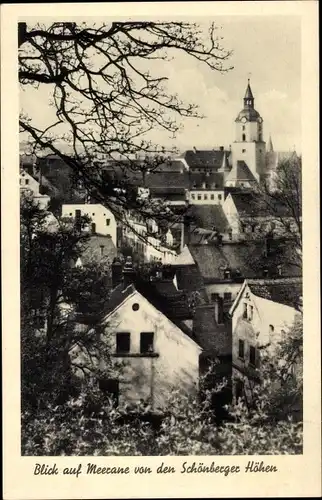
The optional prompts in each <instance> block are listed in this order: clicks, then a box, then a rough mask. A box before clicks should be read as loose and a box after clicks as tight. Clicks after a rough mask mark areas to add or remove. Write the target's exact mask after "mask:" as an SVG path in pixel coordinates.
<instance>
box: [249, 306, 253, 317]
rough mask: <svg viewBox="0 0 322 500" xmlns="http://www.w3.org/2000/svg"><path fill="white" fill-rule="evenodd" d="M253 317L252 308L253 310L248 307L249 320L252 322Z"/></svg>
mask: <svg viewBox="0 0 322 500" xmlns="http://www.w3.org/2000/svg"><path fill="white" fill-rule="evenodd" d="M253 316H254V308H253V306H249V319H250V321H252V320H253Z"/></svg>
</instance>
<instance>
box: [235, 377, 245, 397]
mask: <svg viewBox="0 0 322 500" xmlns="http://www.w3.org/2000/svg"><path fill="white" fill-rule="evenodd" d="M244 391H245V389H244V382H243V381H242V380H236V384H235V398H236V402H238V400H239V399H242V398H243V396H244Z"/></svg>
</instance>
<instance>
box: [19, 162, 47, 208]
mask: <svg viewBox="0 0 322 500" xmlns="http://www.w3.org/2000/svg"><path fill="white" fill-rule="evenodd" d="M19 184H20V192H21V194H22V195H24V196H26V197H30V198H32V199H33V201H34V203H35V204H36V205H38V207H39V208H40V210H46V208H47V207H48V204H49V202H50V197H49V196H48V195H47V194H40V191H39V188H40V184H39V182H38V181H37V180H36V179H34V178H33V177H32V176H31V175H30V174H28V172H26V171H25V170H23V171H21V172H20V178H19Z"/></svg>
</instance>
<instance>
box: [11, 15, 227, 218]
mask: <svg viewBox="0 0 322 500" xmlns="http://www.w3.org/2000/svg"><path fill="white" fill-rule="evenodd" d="M216 30H217V28H216V26H215V25H214V24H211V25H210V27H209V31H208V34H207V36H205V33H204V32H203V29H202V28H201V27H200V26H198V25H197V24H195V23H186V22H152V21H142V22H141V21H139V22H138V21H136V22H112V23H110V24H105V23H104V24H101V25H95V24H93V25H92V26H89V25H88V24H86V23H80V24H77V23H75V22H63V23H62V22H55V23H52V24H51V25H42V24H37V25H36V26H28V25H27V24H26V23H19V25H18V45H19V54H18V60H19V81H20V84H21V88H22V89H23V90H28V89H29V88H39V87H46V89H47V90H48V92H49V93H50V96H51V100H50V103H51V106H52V108H53V120H52V122H51V123H49V124H48V127H47V128H41V127H40V126H39V125H38V124H37V123H35V122H34V120H33V119H32V117H28V116H25V115H23V114H21V116H20V122H19V123H20V131H21V132H22V133H24V134H25V135H26V134H27V137H28V140H30V144H31V145H32V148H33V151H34V152H35V153H39V151H41V152H43V151H44V150H46V151H48V152H50V153H52V154H55V155H57V156H58V157H59V158H60V159H61V160H63V161H64V162H65V163H66V164H67V165H68V166H69V167H70V168H71V170H72V172H74V174H75V176H76V177H77V179H79V181H80V182H81V183H82V185H83V186H84V187H85V188H86V189H87V190H88V191H89V192H90V194H91V196H92V197H93V198H94V199H95V200H96V201H97V202H98V203H102V204H103V205H104V206H106V207H107V208H109V209H111V210H112V211H113V213H114V215H115V216H116V218H117V219H118V220H122V222H123V223H126V221H125V220H124V212H125V211H126V210H127V209H128V208H129V207H130V208H132V209H134V210H136V211H137V212H139V213H141V214H143V215H144V216H145V217H147V216H148V215H151V212H153V214H154V215H156V216H158V217H159V218H165V217H166V216H168V217H169V216H170V214H166V212H165V211H162V214H160V210H159V207H158V204H156V206H155V207H152V205H151V202H150V201H149V200H143V199H138V197H137V193H136V191H135V190H133V188H132V185H133V177H135V176H137V177H139V179H140V183H142V182H143V183H144V178H145V174H146V172H147V171H148V170H153V168H155V167H156V166H158V165H159V164H160V163H163V162H164V160H165V158H167V155H168V153H169V151H166V149H165V148H163V147H161V146H160V145H157V144H153V143H152V142H151V141H150V140H148V138H147V137H148V136H147V134H149V132H150V131H151V130H154V129H156V128H159V129H161V130H163V131H166V132H167V133H168V134H169V135H171V136H175V134H176V133H177V131H178V130H179V128H180V126H181V123H182V118H185V117H187V118H189V117H198V116H199V114H198V112H197V107H196V106H195V105H194V104H190V103H184V102H182V101H181V100H180V97H179V96H177V95H172V94H171V93H170V92H169V90H168V89H167V87H166V80H167V78H166V77H165V76H162V72H161V74H160V67H163V65H164V64H166V62H167V61H169V60H170V58H171V57H172V55H173V56H175V55H176V54H178V53H181V54H184V55H186V56H188V57H191V58H192V59H195V60H197V61H198V62H199V63H200V64H204V65H206V66H207V67H208V68H209V69H210V70H212V71H219V72H222V73H224V72H226V71H228V70H229V69H231V68H230V66H229V65H228V60H229V57H230V54H231V52H230V51H227V50H225V49H224V48H223V46H222V45H221V40H222V38H221V37H220V36H218V35H217V32H216ZM177 118H178V119H179V120H177ZM66 144H68V146H69V152H68V151H67V149H66V147H64V146H62V145H65V146H66ZM137 155H140V158H141V159H139V160H135V161H133V156H137ZM151 155H152V156H151ZM120 158H121V159H120ZM111 161H112V164H111ZM102 162H103V166H104V168H102ZM107 163H109V165H110V166H111V167H112V168H111V169H110V170H109V172H111V171H112V176H111V175H110V174H109V173H108V172H107V171H106V168H105V167H106V164H107ZM116 164H117V165H116ZM117 172H118V173H119V174H120V175H116V176H115V174H116V173H117Z"/></svg>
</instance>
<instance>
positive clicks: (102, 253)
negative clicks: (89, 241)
mask: <svg viewBox="0 0 322 500" xmlns="http://www.w3.org/2000/svg"><path fill="white" fill-rule="evenodd" d="M100 249H101V256H103V255H104V245H100Z"/></svg>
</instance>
